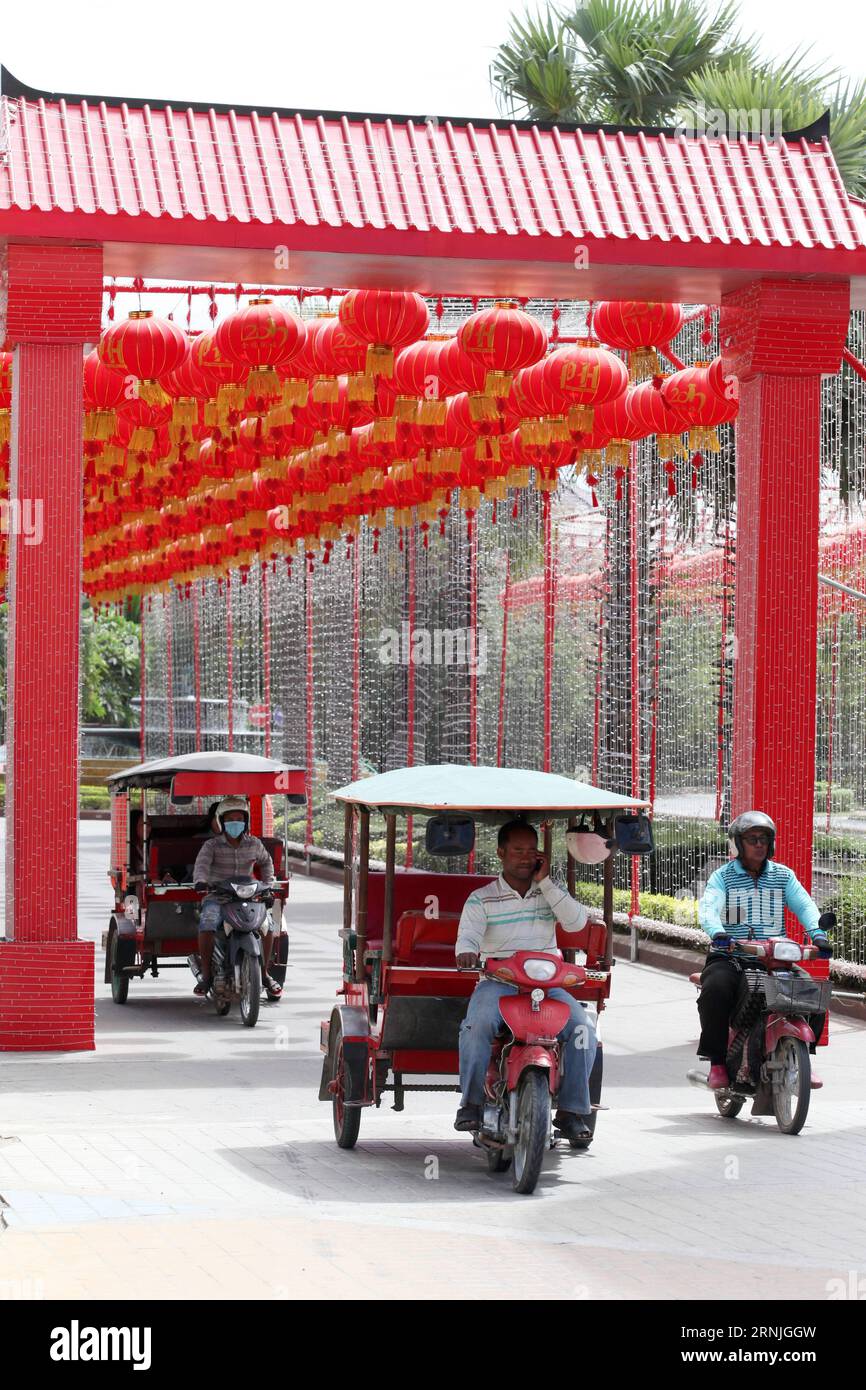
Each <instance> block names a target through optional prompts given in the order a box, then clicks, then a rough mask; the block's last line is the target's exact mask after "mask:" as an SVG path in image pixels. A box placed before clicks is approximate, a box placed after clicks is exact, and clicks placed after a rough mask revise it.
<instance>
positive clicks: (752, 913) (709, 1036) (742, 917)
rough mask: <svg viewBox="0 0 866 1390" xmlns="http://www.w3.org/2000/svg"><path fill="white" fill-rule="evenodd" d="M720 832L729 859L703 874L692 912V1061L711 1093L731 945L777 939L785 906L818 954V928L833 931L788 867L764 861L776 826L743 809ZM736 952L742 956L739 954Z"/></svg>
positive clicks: (733, 996)
mask: <svg viewBox="0 0 866 1390" xmlns="http://www.w3.org/2000/svg"><path fill="white" fill-rule="evenodd" d="M728 834H729V835H730V838H731V840H732V842H733V844H734V847H735V849H736V851H737V857H736V859H732V860H731V861H730V862H729V863H728V864H725V865H724V866H723V867H722V868H721V869H716V871H715V873H713V874H711V875H710V878H709V881H708V883H707V886H706V888H705V889H704V894H703V897H702V898H701V902H700V907H699V909H698V915H699V918H700V923H701V926H702V927H703V929H704V931H705V932H706V933H707V936H708V937H709V938H710V952H709V955H708V956H707V961H706V965H705V966H704V969H703V971H702V973H701V993H700V996H699V998H698V1013H699V1014H700V1019H701V1037H700V1041H699V1042H698V1056H699V1057H707V1058H709V1061H710V1075H709V1084H710V1086H711V1087H712V1089H713V1090H714V1091H717V1090H724V1089H725V1088H726V1087H727V1086H728V1085H729V1084H730V1078H729V1077H728V1071H727V1067H726V1066H725V1058H726V1056H727V1052H728V1025H729V1021H730V1017H731V1013H732V1011H733V1009H734V1006H735V1004H736V1000H737V993H738V990H739V985H740V966H739V964H738V961H737V952H738V946H737V942H739V941H746V940H749V939H754V940H759V941H761V940H766V938H767V937H770V936H785V935H786V932H785V908H786V907H787V908H788V909H789V910H790V911H791V912H793V913H794V915H795V917H796V918H797V919H798V921H800V922H801V923H802V924H803V926H804V927H805V929H806V932H807V933H808V935H809V936H810V938H811V940H812V944H813V945H814V946H817V947H818V949H819V954H821V955H823V956H829V955H830V943H829V941H828V939H827V933H826V931H825V930H824V928H825V927H826V926H830V925H835V918H834V917H833V915H832V913H825V914H824V915H823V916H821V915H820V914H819V911H818V907H817V905H816V904H815V903H814V902H813V900H812V898H811V897H810V896H809V894H808V893H807V892H806V890H805V888H804V887H803V885H802V884H801V883H800V882H799V881H798V879H797V876H796V874H795V873H794V871H793V869H789V868H786V866H785V865H784V864H775V863H773V862H772V860H773V854H774V852H775V847H776V827H775V825H774V823H773V821H772V820H771V819H770V817H769V816H767V815H765V814H764V812H763V811H745V812H743V814H742V815H741V816H737V818H736V820H734V821H732V822H731V826H730V829H729V831H728ZM739 954H740V957H742V956H743V954H744V953H743V952H740V953H739Z"/></svg>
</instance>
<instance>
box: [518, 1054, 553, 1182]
mask: <svg viewBox="0 0 866 1390" xmlns="http://www.w3.org/2000/svg"><path fill="white" fill-rule="evenodd" d="M549 1139H550V1088H549V1086H548V1084H547V1075H546V1073H544V1072H541V1071H535V1070H531V1071H526V1072H524V1073H523V1076H522V1077H521V1078H520V1086H519V1089H518V1092H517V1143H516V1144H515V1145H514V1173H513V1175H512V1179H511V1185H512V1187H513V1188H514V1191H515V1192H524V1193H530V1192H534V1191H535V1184H536V1183H537V1182H538V1178H539V1175H540V1173H541V1165H542V1163H543V1161H544V1155H545V1153H546V1152H547V1145H548V1142H549Z"/></svg>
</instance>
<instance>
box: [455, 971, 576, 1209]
mask: <svg viewBox="0 0 866 1390" xmlns="http://www.w3.org/2000/svg"><path fill="white" fill-rule="evenodd" d="M484 973H485V974H486V975H487V977H488V978H489V979H493V980H502V981H504V982H505V983H506V984H509V985H516V986H517V990H518V992H517V994H506V995H503V997H502V998H501V999H500V1000H499V1011H500V1013H501V1014H502V1020H503V1025H504V1028H503V1031H502V1032H501V1033H500V1034H499V1036H498V1037H496V1038H495V1039H494V1042H493V1049H492V1052H491V1057H490V1063H489V1065H488V1068H487V1075H486V1078H485V1103H484V1106H483V1110H482V1120H481V1128H480V1129H479V1130H477V1131H476V1132H475V1134H474V1136H473V1139H474V1142H475V1144H476V1145H477V1146H479V1147H481V1148H484V1149H485V1150H486V1151H487V1165H488V1168H489V1169H490V1171H491V1173H501V1172H505V1171H506V1170H507V1169H508V1168H510V1167H511V1165H512V1162H513V1164H514V1172H513V1175H512V1186H513V1188H514V1190H515V1192H524V1193H529V1192H532V1191H533V1190H534V1188H535V1185H536V1183H537V1182H538V1178H539V1175H540V1173H541V1165H542V1162H543V1160H544V1155H545V1153H546V1151H547V1150H548V1149H552V1148H554V1147H555V1146H556V1144H557V1142H558V1136H556V1135H555V1134H554V1132H553V1129H552V1125H551V1106H552V1102H553V1100H554V1099H555V1097H556V1094H557V1092H558V1090H559V1081H560V1076H561V1073H562V1044H561V1043H560V1041H559V1037H558V1035H559V1033H560V1032H561V1030H562V1029H563V1028H564V1027H565V1025H566V1024H567V1023H568V1019H569V1010H568V1005H567V1004H565V1003H563V1001H562V1000H560V999H550V998H549V997H548V994H549V991H550V990H552V989H556V988H568V987H570V986H575V985H577V986H579V985H582V984H583V983H584V981H585V977H586V971H585V970H584V969H583V968H582V967H581V966H578V965H571V964H570V963H569V962H567V961H564V960H563V959H562V958H561V957H560V956H558V955H553V954H552V953H550V952H546V951H516V952H515V953H514V955H513V956H508V957H507V958H505V959H503V960H490V961H488V962H487V965H486V968H485V971H484ZM505 1030H507V1031H505ZM570 1142H571V1143H572V1145H573V1147H584V1145H583V1144H582V1143H581V1141H580V1140H572V1141H570Z"/></svg>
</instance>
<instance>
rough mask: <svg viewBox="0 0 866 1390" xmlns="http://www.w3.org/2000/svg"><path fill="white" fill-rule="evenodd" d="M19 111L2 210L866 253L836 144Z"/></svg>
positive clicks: (287, 117)
mask: <svg viewBox="0 0 866 1390" xmlns="http://www.w3.org/2000/svg"><path fill="white" fill-rule="evenodd" d="M2 100H3V104H4V107H5V121H4V128H5V145H6V149H5V151H4V150H3V149H2V146H0V212H2V211H10V210H16V211H19V212H29V211H33V212H36V211H39V212H42V213H49V212H53V211H57V212H63V213H80V214H85V215H86V214H97V215H101V216H108V217H113V216H116V215H118V214H122V215H125V216H126V217H150V218H157V219H166V220H172V219H192V220H193V221H194V222H200V223H206V222H208V221H211V220H212V221H214V222H216V223H232V222H234V223H237V224H259V225H260V226H269V225H274V224H282V225H285V226H296V225H304V226H306V227H308V228H317V227H319V228H341V227H343V228H357V229H365V228H368V229H384V228H388V229H393V230H395V231H406V232H431V231H432V232H437V233H443V232H444V233H453V232H460V233H470V234H478V233H481V234H484V233H488V234H490V235H491V236H497V237H502V236H504V237H506V238H507V237H512V236H518V235H523V236H527V235H528V236H532V237H545V236H546V237H554V238H566V237H567V238H569V239H578V240H584V239H596V238H599V239H605V240H613V241H619V242H628V241H632V242H634V243H647V242H651V241H655V242H656V243H659V242H661V243H675V244H679V245H688V244H692V243H703V244H704V246H706V247H712V246H715V247H717V248H720V247H724V246H733V245H737V244H739V245H740V246H744V247H745V246H755V247H766V248H770V247H778V248H797V249H799V250H808V249H812V248H815V249H824V250H841V251H857V250H859V249H861V248H864V247H866V210H864V208H863V207H862V206H861V205H859V204H858V203H856V202H852V201H851V200H850V199H849V198H848V196H847V194H846V192H845V188H844V186H843V184H842V181H841V179H840V176H839V172H838V170H837V168H836V165H835V163H834V160H833V157H832V154H831V152H830V148H829V145H828V144H827V141H826V140H824V141H822V142H821V143H819V144H815V143H807V142H806V141H805V140H802V139H801V140H796V141H792V142H791V143H786V142H785V140H780V141H778V142H768V141H766V140H760V141H753V142H749V141H747V140H745V139H740V140H730V141H729V140H727V139H724V138H722V139H707V138H701V139H686V138H684V137H682V136H679V135H673V136H666V135H663V134H657V135H650V134H645V133H642V132H637V133H629V134H624V133H622V132H617V133H613V134H610V133H605V132H604V131H598V130H596V131H586V130H580V129H573V128H571V129H557V128H556V127H553V128H548V127H532V126H526V125H525V124H520V125H516V124H515V125H508V124H507V123H504V122H491V123H488V124H481V123H478V124H471V123H459V122H452V121H449V120H442V121H440V122H438V123H429V122H428V123H421V122H413V121H412V120H410V119H405V120H400V121H398V120H392V119H389V118H375V119H371V118H351V119H350V118H348V117H346V116H343V117H339V116H328V117H324V116H311V115H306V116H302V115H299V114H298V115H291V114H281V113H267V112H262V113H260V114H259V113H256V112H244V113H242V112H235V111H233V110H230V109H228V110H227V109H221V110H219V111H217V110H215V109H206V110H203V109H197V110H194V109H192V108H191V107H185V108H180V107H178V108H173V107H171V106H168V105H166V106H162V105H160V106H157V105H153V106H150V105H148V104H142V105H140V106H133V105H127V104H126V103H118V104H117V105H116V106H110V105H107V104H106V103H105V102H104V101H94V102H92V103H90V102H88V101H87V100H85V99H76V100H75V101H72V100H69V101H67V100H64V99H62V98H61V99H57V100H53V99H52V100H49V99H45V98H43V97H38V98H37V99H30V98H28V97H25V96H6V97H4V98H2ZM859 259H860V258H859V257H858V260H859ZM783 268H784V266H783V265H780V266H779V269H783Z"/></svg>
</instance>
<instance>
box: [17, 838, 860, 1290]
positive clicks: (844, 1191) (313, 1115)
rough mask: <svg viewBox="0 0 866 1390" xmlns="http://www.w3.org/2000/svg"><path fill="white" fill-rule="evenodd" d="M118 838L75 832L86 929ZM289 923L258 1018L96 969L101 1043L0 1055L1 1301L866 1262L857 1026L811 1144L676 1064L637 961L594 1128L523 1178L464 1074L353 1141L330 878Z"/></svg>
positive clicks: (684, 994) (575, 1286) (95, 923)
mask: <svg viewBox="0 0 866 1390" xmlns="http://www.w3.org/2000/svg"><path fill="white" fill-rule="evenodd" d="M103 838H104V844H100V843H99V835H98V834H96V833H94V832H90V833H88V835H87V838H86V842H85V841H84V839H83V851H84V853H83V860H84V869H85V873H84V879H86V883H85V882H84V881H83V883H82V888H83V893H82V902H83V903H86V911H85V913H84V914H83V920H84V930H86V932H87V934H89V935H92V936H94V937H98V935H99V934H100V933H101V931H102V930H103V928H104V926H105V921H104V920H103V919H104V917H105V916H106V915H107V910H108V906H109V898H108V893H107V892H106V891H105V890H104V889H103V887H102V884H103V883H104V882H105V880H104V878H103V879H101V881H100V875H103V874H104V871H105V855H107V835H104V832H103ZM291 922H292V954H291V961H290V968H289V975H288V980H287V984H286V990H285V994H284V997H283V1000H282V1002H281V1003H280V1004H278V1005H270V1006H266V1007H263V1010H262V1016H261V1019H260V1022H259V1024H258V1026H257V1027H256V1028H255V1029H254V1030H253V1031H252V1032H249V1031H247V1030H245V1029H243V1028H241V1026H240V1023H239V1021H238V1017H237V1012H236V1011H234V1012H233V1014H232V1015H231V1016H230V1018H228V1019H217V1018H216V1016H215V1015H214V1013H213V1011H212V1009H211V1008H210V1006H208V1005H201V1004H199V1003H198V1002H197V1001H196V1000H195V999H194V998H193V995H192V983H193V981H192V977H191V976H189V975H187V974H186V972H181V971H172V972H170V973H167V974H166V975H164V976H162V977H161V978H160V979H159V980H158V981H153V980H144V981H134V982H133V983H132V986H131V988H130V993H129V1003H128V1004H127V1005H125V1006H123V1007H119V1006H117V1005H115V1004H113V1003H112V1001H111V998H110V991H109V990H108V988H107V986H105V985H104V984H102V983H101V982H98V983H97V985H96V990H97V1051H96V1052H95V1053H90V1054H66V1055H62V1056H57V1057H51V1056H35V1055H17V1054H6V1055H2V1056H0V1193H2V1197H3V1200H4V1202H5V1206H4V1207H3V1208H2V1218H3V1224H4V1226H5V1230H4V1231H3V1232H2V1233H0V1297H7V1298H26V1297H34V1296H37V1297H38V1296H42V1297H46V1298H71V1297H86V1298H98V1297H118V1296H120V1297H128V1298H138V1297H144V1298H148V1299H151V1298H179V1299H186V1298H199V1297H202V1298H203V1297H208V1296H214V1295H216V1296H226V1297H228V1296H231V1297H235V1298H236V1297H238V1296H239V1295H241V1296H247V1297H250V1298H273V1299H281V1298H296V1297H305V1298H310V1297H312V1298H318V1297H329V1298H340V1299H342V1298H382V1297H392V1298H393V1297H395V1296H397V1297H403V1298H440V1297H443V1298H444V1297H447V1298H463V1299H465V1298H470V1299H471V1298H488V1297H491V1296H499V1297H505V1298H520V1299H523V1298H526V1297H530V1298H531V1297H533V1296H537V1297H538V1298H549V1297H551V1296H554V1297H560V1298H565V1299H586V1298H592V1297H600V1298H612V1299H632V1298H669V1299H678V1298H693V1297H697V1298H716V1299H718V1298H736V1299H742V1298H755V1299H761V1298H778V1297H788V1298H804V1299H808V1298H817V1299H823V1298H826V1297H827V1296H828V1288H829V1289H831V1288H833V1287H834V1286H833V1285H832V1284H830V1283H829V1281H831V1280H836V1279H838V1280H843V1281H845V1282H846V1283H847V1281H848V1276H849V1271H851V1270H855V1271H859V1272H860V1273H861V1274H862V1273H864V1272H866V1195H864V1188H863V1183H862V1170H863V1154H864V1136H866V1093H864V1086H863V1076H864V1071H866V1029H863V1028H862V1027H861V1026H859V1025H857V1024H848V1023H838V1024H836V1025H835V1027H834V1038H833V1044H832V1046H831V1047H830V1048H829V1049H824V1050H822V1052H821V1054H820V1056H819V1059H818V1062H819V1067H820V1071H821V1074H822V1076H823V1078H824V1080H825V1087H824V1089H823V1090H822V1091H820V1092H818V1093H816V1094H815V1095H814V1096H813V1102H812V1111H811V1114H810V1118H809V1122H808V1124H807V1126H806V1128H805V1130H804V1131H803V1133H802V1134H801V1135H800V1136H799V1137H797V1138H790V1137H787V1136H784V1135H782V1134H780V1133H779V1132H778V1130H777V1128H776V1126H775V1123H774V1122H772V1121H770V1120H749V1119H739V1120H737V1121H733V1122H730V1121H724V1120H722V1119H720V1118H719V1117H718V1116H717V1115H716V1113H715V1108H714V1106H713V1103H712V1099H711V1097H710V1095H709V1094H708V1093H704V1092H702V1091H697V1090H694V1089H693V1088H691V1087H690V1086H689V1085H688V1083H687V1082H686V1080H685V1073H686V1071H687V1069H688V1068H689V1067H690V1066H691V1065H693V1059H694V1046H695V1039H696V1035H697V1028H696V1024H697V1014H696V1011H695V1004H694V991H693V989H692V987H691V985H689V983H688V982H687V981H686V980H684V979H682V978H681V977H676V976H671V975H666V974H662V973H660V972H657V971H654V970H652V969H649V968H647V967H644V966H632V965H629V964H627V963H625V962H622V961H620V962H619V963H618V964H617V966H616V972H615V981H614V990H613V997H612V1001H611V1006H610V1008H609V1010H608V1011H607V1012H606V1013H605V1015H604V1020H603V1035H604V1039H605V1055H606V1076H605V1089H604V1095H603V1101H604V1103H605V1104H606V1105H608V1106H609V1107H610V1109H609V1110H608V1111H605V1112H603V1113H602V1114H601V1115H600V1116H599V1122H598V1134H597V1139H596V1142H595V1144H594V1145H593V1147H592V1149H591V1150H590V1151H589V1152H587V1153H572V1152H571V1151H565V1152H563V1153H560V1152H559V1151H557V1152H556V1153H554V1154H552V1155H551V1156H550V1157H549V1159H548V1161H547V1164H546V1168H545V1172H544V1174H543V1176H542V1180H541V1182H540V1183H539V1187H538V1189H537V1191H536V1193H535V1195H534V1196H532V1197H519V1196H516V1195H515V1194H514V1193H512V1191H511V1189H510V1185H509V1182H508V1175H507V1174H504V1175H500V1176H497V1177H492V1176H490V1175H489V1174H488V1172H487V1170H486V1164H485V1163H484V1161H483V1158H482V1156H481V1155H479V1154H478V1153H477V1151H475V1150H473V1147H472V1144H471V1142H470V1141H469V1139H468V1138H467V1137H464V1136H458V1135H457V1134H455V1133H454V1131H453V1130H452V1128H451V1121H452V1117H453V1111H454V1108H455V1104H456V1097H453V1096H451V1095H449V1094H438V1095H436V1094H434V1095H418V1096H415V1095H410V1096H408V1097H407V1101H406V1110H405V1111H404V1112H403V1113H402V1114H397V1113H395V1112H393V1111H392V1110H391V1109H390V1108H388V1106H389V1102H390V1097H389V1098H388V1100H386V1102H385V1103H383V1106H382V1108H381V1110H379V1111H375V1110H374V1111H365V1112H364V1115H363V1118H362V1123H361V1138H360V1141H359V1144H358V1147H357V1149H356V1150H355V1151H353V1152H343V1151H341V1150H339V1149H338V1148H337V1146H336V1144H335V1143H334V1140H333V1131H332V1127H331V1116H330V1107H328V1106H326V1105H323V1104H321V1103H320V1102H319V1101H318V1100H317V1095H316V1093H317V1087H318V1078H319V1073H320V1068H321V1057H320V1054H319V1052H318V1030H317V1025H318V1021H319V1019H320V1018H321V1017H324V1016H326V1015H327V1013H328V1011H329V1009H330V1005H331V1001H332V1000H333V998H334V992H335V989H336V985H337V983H338V980H339V942H338V939H337V935H336V929H337V927H338V926H339V924H340V907H339V890H338V889H337V888H335V887H332V886H331V885H329V884H323V883H318V882H315V881H312V880H308V879H305V878H300V877H298V878H295V879H294V880H293V884H292V906H291ZM97 956H98V957H100V956H101V952H99V951H97ZM98 966H99V970H100V972H101V959H100V960H99V961H98ZM744 1113H746V1112H744ZM816 1181H820V1185H821V1188H822V1189H823V1195H822V1196H821V1197H820V1199H818V1198H813V1197H812V1195H811V1193H812V1191H813V1188H814V1186H815V1183H816Z"/></svg>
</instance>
